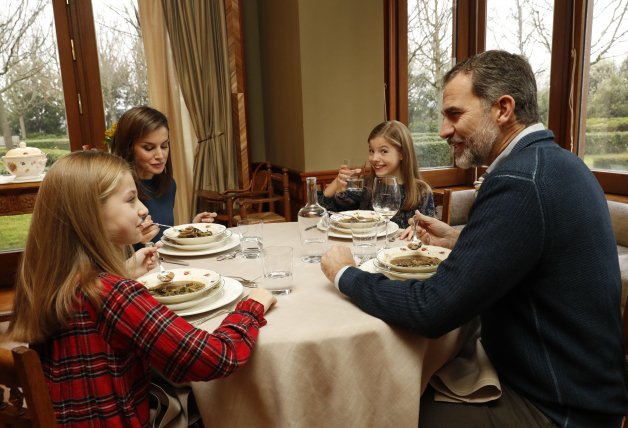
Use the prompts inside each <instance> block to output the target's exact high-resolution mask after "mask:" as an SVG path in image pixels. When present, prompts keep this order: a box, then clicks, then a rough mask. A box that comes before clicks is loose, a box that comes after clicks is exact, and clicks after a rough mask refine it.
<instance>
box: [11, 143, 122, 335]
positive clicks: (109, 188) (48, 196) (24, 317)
mask: <svg viewBox="0 0 628 428" xmlns="http://www.w3.org/2000/svg"><path fill="white" fill-rule="evenodd" d="M125 173H126V174H130V169H129V165H128V164H127V163H126V162H125V161H124V159H122V158H120V157H118V156H114V155H111V154H108V153H102V152H95V151H85V152H74V153H71V154H68V155H66V156H64V157H62V158H60V159H59V160H58V161H56V162H55V163H54V164H53V166H52V167H51V168H50V170H49V171H48V172H47V173H46V176H45V178H44V180H43V182H42V183H41V186H40V188H39V193H38V195H37V201H36V203H35V209H34V211H33V217H32V220H31V226H30V229H29V232H28V238H27V241H26V248H25V249H24V254H23V256H22V262H21V265H20V268H19V270H18V274H17V285H16V292H15V304H14V308H15V310H14V313H13V317H12V319H11V323H10V325H9V335H10V336H11V338H12V339H14V340H17V341H23V342H30V343H36V342H41V341H43V340H45V339H46V338H47V337H49V336H51V335H52V334H54V333H55V332H57V331H58V330H59V329H60V328H62V327H63V326H64V325H65V324H66V321H67V320H68V319H69V317H71V316H72V314H73V313H74V310H75V305H76V301H77V297H78V295H79V293H83V295H84V297H85V298H87V299H89V300H90V301H91V302H92V303H93V304H95V305H97V306H98V305H99V304H100V301H101V295H100V292H101V287H100V282H99V281H98V279H97V275H98V274H99V273H100V272H110V273H114V274H118V275H121V276H127V272H126V268H125V254H126V253H125V251H126V250H127V249H125V248H124V247H121V246H119V245H116V244H114V243H113V242H112V241H111V239H110V237H109V236H108V233H107V232H106V229H105V225H104V224H103V221H102V217H101V211H102V206H103V203H104V202H105V201H106V200H107V198H108V197H109V196H110V195H111V194H112V192H113V191H114V190H115V189H116V187H117V186H118V184H119V183H120V180H121V178H122V177H123V174H125Z"/></svg>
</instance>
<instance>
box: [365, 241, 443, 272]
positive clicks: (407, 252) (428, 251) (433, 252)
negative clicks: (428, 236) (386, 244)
mask: <svg viewBox="0 0 628 428" xmlns="http://www.w3.org/2000/svg"><path fill="white" fill-rule="evenodd" d="M450 252H451V250H450V249H448V248H443V247H437V246H435V245H423V246H422V247H421V248H419V249H418V250H411V249H409V248H408V247H406V246H403V247H395V248H384V249H381V250H379V251H378V252H377V261H378V262H380V263H381V264H382V265H384V266H386V268H388V269H390V270H391V271H393V272H399V273H402V272H404V273H417V272H423V273H425V272H435V271H436V269H438V265H428V266H397V265H395V264H393V263H392V261H393V260H394V259H396V258H399V257H411V256H413V255H423V256H427V257H436V258H438V259H440V260H441V261H442V260H445V259H446V258H447V256H449V253H450Z"/></svg>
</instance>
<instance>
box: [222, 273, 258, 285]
mask: <svg viewBox="0 0 628 428" xmlns="http://www.w3.org/2000/svg"><path fill="white" fill-rule="evenodd" d="M225 276H226V277H227V278H233V279H235V280H237V281H240V283H241V284H242V285H243V286H245V287H248V288H257V282H255V280H256V279H258V278H259V276H258V277H257V278H253V279H246V278H242V277H241V276H234V275H225Z"/></svg>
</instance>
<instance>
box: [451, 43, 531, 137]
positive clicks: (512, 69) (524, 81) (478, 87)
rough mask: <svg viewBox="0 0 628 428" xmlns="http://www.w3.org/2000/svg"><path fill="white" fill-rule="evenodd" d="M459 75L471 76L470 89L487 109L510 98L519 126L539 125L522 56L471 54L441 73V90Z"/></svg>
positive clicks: (497, 51) (494, 53)
mask: <svg viewBox="0 0 628 428" xmlns="http://www.w3.org/2000/svg"><path fill="white" fill-rule="evenodd" d="M459 73H463V74H468V75H470V76H471V82H472V87H471V90H472V91H473V94H474V95H475V96H477V97H479V98H480V99H482V101H483V103H484V104H485V105H487V106H491V105H493V104H494V103H495V102H496V101H497V100H498V99H499V97H501V96H502V95H510V96H511V97H512V98H513V99H514V100H515V115H516V117H517V121H518V122H519V123H522V124H524V125H532V124H534V123H537V122H539V107H538V103H537V99H536V96H537V89H536V79H535V77H534V72H533V71H532V67H530V63H529V62H528V60H527V59H526V58H525V57H524V56H522V55H517V54H511V53H509V52H506V51H499V50H492V51H486V52H482V53H479V54H477V55H473V56H472V57H469V58H467V59H466V60H464V61H462V62H460V63H458V64H456V65H455V66H454V67H453V68H452V69H451V70H449V71H448V72H447V74H445V77H444V78H443V87H444V86H445V85H446V84H447V83H448V82H449V81H450V80H451V79H453V78H454V77H455V76H456V75H458V74H459Z"/></svg>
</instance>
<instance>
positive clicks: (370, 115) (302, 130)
mask: <svg viewBox="0 0 628 428" xmlns="http://www.w3.org/2000/svg"><path fill="white" fill-rule="evenodd" d="M250 1H252V0H247V3H245V5H244V7H245V9H246V8H247V4H249V3H248V2H250ZM251 9H253V8H252V7H249V11H250V10H251ZM257 12H258V25H259V39H258V40H257V43H258V46H257V47H256V46H254V45H255V44H256V43H255V41H254V40H251V39H249V36H246V37H247V38H246V39H245V43H246V44H245V49H246V50H247V51H248V50H249V49H259V59H260V69H261V74H262V79H261V85H262V90H261V94H262V97H261V98H262V100H261V103H260V102H256V103H252V102H251V101H255V100H252V99H251V97H249V111H248V114H249V118H251V117H255V116H257V117H259V116H260V110H261V116H263V128H264V129H263V133H264V137H263V143H262V144H263V145H264V148H265V160H268V161H270V162H272V163H274V164H277V165H281V166H285V167H289V168H293V169H297V170H301V171H304V170H305V171H317V170H325V169H335V168H337V167H338V166H339V165H340V163H341V162H342V160H343V159H345V158H350V159H351V160H352V161H353V163H355V164H362V163H363V162H364V161H366V159H367V156H368V152H367V146H366V144H367V143H366V137H367V135H368V133H369V131H370V130H371V129H372V128H373V127H374V126H375V125H376V124H377V123H379V122H381V121H382V120H383V119H384V63H383V59H384V44H383V43H384V35H383V31H384V29H383V4H382V2H381V0H342V1H338V0H261V1H257ZM247 13H248V12H247V11H246V10H245V15H246V14H247ZM247 58H249V54H247ZM250 73H251V67H250V66H249V64H247V85H250V83H251V81H252V80H254V79H252V77H253V76H251V75H250ZM247 88H248V89H249V90H250V89H251V88H250V86H247ZM249 124H251V120H249ZM249 132H250V135H251V145H252V152H253V153H254V154H255V155H256V156H257V153H258V151H257V149H256V147H255V145H256V144H259V141H260V138H259V134H258V135H255V134H254V132H255V133H259V132H260V130H259V129H255V130H252V129H250V130H249ZM253 160H254V161H255V160H264V159H260V158H255V159H253Z"/></svg>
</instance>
